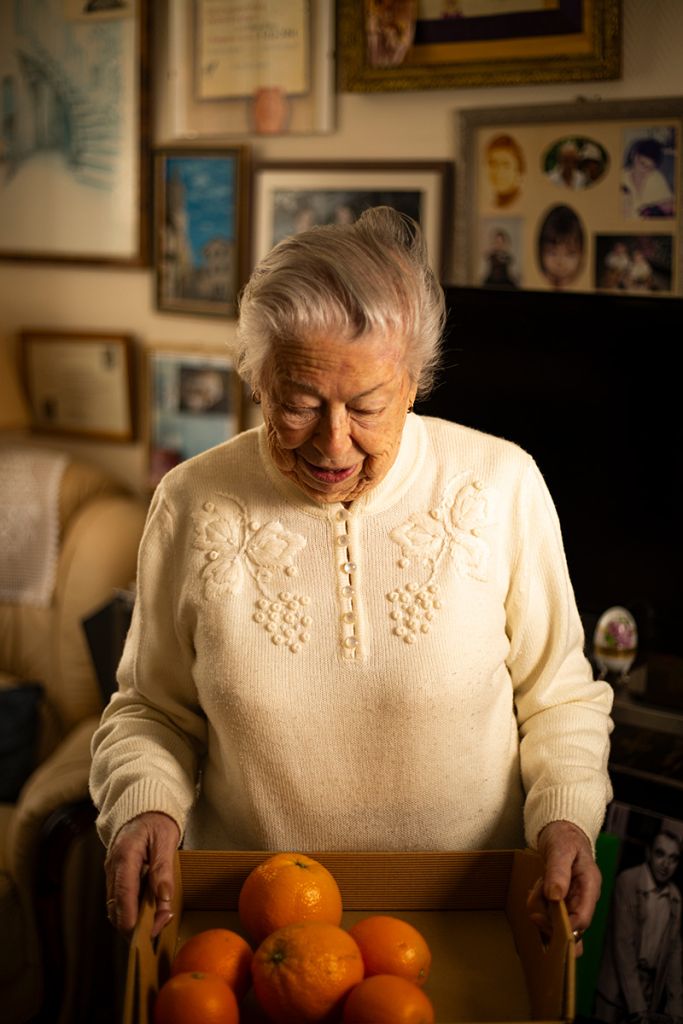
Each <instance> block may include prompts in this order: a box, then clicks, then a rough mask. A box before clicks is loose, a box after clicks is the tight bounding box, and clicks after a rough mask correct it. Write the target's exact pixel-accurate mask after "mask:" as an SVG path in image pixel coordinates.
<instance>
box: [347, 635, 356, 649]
mask: <svg viewBox="0 0 683 1024" xmlns="http://www.w3.org/2000/svg"><path fill="white" fill-rule="evenodd" d="M344 647H348V648H349V649H351V648H353V647H358V640H357V639H356V638H355V636H347V638H346V640H345V641H344Z"/></svg>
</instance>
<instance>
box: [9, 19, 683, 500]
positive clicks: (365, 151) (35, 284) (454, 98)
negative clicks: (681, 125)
mask: <svg viewBox="0 0 683 1024" xmlns="http://www.w3.org/2000/svg"><path fill="white" fill-rule="evenodd" d="M157 2H159V0H157ZM623 27H624V60H623V74H622V78H621V79H619V80H617V81H610V82H581V83H571V84H556V85H555V84H552V85H547V86H540V87H539V86H516V87H507V88H480V89H459V90H428V91H423V92H397V93H379V94H378V93H373V94H343V95H340V96H339V97H338V98H337V127H336V130H335V131H334V132H333V133H332V134H330V135H324V136H307V137H296V138H295V137H291V138H289V137H279V138H272V139H264V138H258V137H251V138H246V139H245V138H241V139H234V138H233V139H230V140H228V141H233V142H234V141H239V142H246V143H247V144H249V145H250V147H251V148H252V157H253V159H266V160H275V159H307V158H310V159H324V160H350V159H373V158H374V159H397V160H400V159H449V160H455V159H456V154H457V152H458V131H457V116H456V115H457V113H458V111H460V110H462V109H463V108H466V107H485V106H492V107H501V106H515V105H522V104H539V103H556V102H568V101H573V100H575V99H577V98H578V97H580V96H581V97H585V98H587V99H591V100H593V99H597V98H604V99H622V100H623V99H629V98H634V99H635V98H639V99H642V98H646V97H657V96H679V95H683V61H682V59H681V54H683V0H624V26H623ZM156 43H157V45H160V44H163V39H162V38H161V36H160V35H158V36H157V39H156ZM153 283H154V282H153V274H152V271H151V270H142V271H140V270H136V271H133V270H116V271H112V270H105V269H87V268H85V269H84V268H80V267H73V268H72V267H68V266H58V265H48V264H36V265H27V264H23V263H19V262H17V263H10V262H5V263H0V344H5V345H10V346H11V345H12V344H13V339H14V335H15V333H16V332H17V331H18V330H20V329H21V328H23V327H29V326H32V327H36V326H39V327H46V328H65V327H66V328H68V327H78V328H80V329H89V330H117V331H121V332H124V331H125V332H128V331H131V332H133V333H134V334H135V335H136V337H137V338H138V340H139V342H140V347H141V351H142V350H143V349H144V346H145V345H146V344H148V343H150V342H159V341H182V342H194V341H201V342H203V343H208V344H210V345H212V346H215V347H216V348H218V349H220V348H222V347H223V346H225V345H228V346H229V345H230V344H231V341H232V339H233V337H234V323H233V322H227V323H226V322H225V321H221V320H217V319H210V318H198V317H195V318H192V317H185V316H181V315H178V314H168V313H160V312H158V311H157V310H156V308H155V303H154V291H153ZM63 446H64V447H68V448H69V449H70V450H72V451H74V452H77V453H80V454H82V455H84V456H85V457H88V458H91V459H94V460H95V461H97V462H99V463H100V464H101V465H103V466H105V467H107V468H108V469H110V470H111V471H113V472H114V473H115V474H116V475H118V476H119V477H121V478H122V479H123V480H125V481H126V482H128V483H129V484H130V485H131V486H133V487H134V488H136V489H139V490H140V491H142V490H144V476H145V472H144V470H145V446H144V443H143V442H142V441H141V440H140V441H138V442H136V443H134V444H130V445H118V444H117V445H114V444H93V443H90V442H76V441H70V442H68V443H67V444H63Z"/></svg>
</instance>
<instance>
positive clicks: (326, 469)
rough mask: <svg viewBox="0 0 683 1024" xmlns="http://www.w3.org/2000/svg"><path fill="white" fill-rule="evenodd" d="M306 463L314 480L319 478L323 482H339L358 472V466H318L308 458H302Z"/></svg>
mask: <svg viewBox="0 0 683 1024" xmlns="http://www.w3.org/2000/svg"><path fill="white" fill-rule="evenodd" d="M302 461H303V462H304V464H305V467H306V471H307V472H308V473H309V474H310V476H312V477H313V479H314V480H319V481H320V483H323V484H338V483H342V482H343V481H344V480H348V479H349V477H352V476H353V474H354V473H355V472H356V469H357V468H358V467H357V466H342V467H340V468H334V467H330V466H316V465H315V464H314V463H313V462H309V461H308V459H302Z"/></svg>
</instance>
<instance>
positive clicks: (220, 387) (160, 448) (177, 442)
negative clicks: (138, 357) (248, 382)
mask: <svg viewBox="0 0 683 1024" xmlns="http://www.w3.org/2000/svg"><path fill="white" fill-rule="evenodd" d="M146 378H147V380H146V389H145V390H146V396H147V409H146V413H147V416H146V419H147V435H148V449H149V460H148V485H149V486H150V487H152V488H153V487H156V485H157V484H158V483H159V481H160V480H161V478H162V476H163V475H164V473H166V472H168V470H169V469H172V468H173V466H177V465H178V464H179V463H181V462H184V461H185V459H189V458H191V457H192V456H193V455H198V454H199V453H200V452H203V451H205V450H206V449H207V448H211V447H213V446H214V445H217V444H220V443H221V442H222V441H227V440H228V439H229V438H231V437H233V436H234V435H235V434H237V433H238V432H239V431H240V430H241V429H242V410H243V402H242V385H241V381H240V379H239V377H238V375H237V373H236V372H235V370H234V368H233V364H232V360H231V359H230V357H229V356H228V355H226V354H225V353H223V352H221V351H220V350H217V349H215V348H210V347H206V346H201V345H194V346H185V347H183V348H179V347H174V346H172V345H168V346H162V345H159V346H154V347H151V348H150V349H149V350H148V352H147V372H146Z"/></svg>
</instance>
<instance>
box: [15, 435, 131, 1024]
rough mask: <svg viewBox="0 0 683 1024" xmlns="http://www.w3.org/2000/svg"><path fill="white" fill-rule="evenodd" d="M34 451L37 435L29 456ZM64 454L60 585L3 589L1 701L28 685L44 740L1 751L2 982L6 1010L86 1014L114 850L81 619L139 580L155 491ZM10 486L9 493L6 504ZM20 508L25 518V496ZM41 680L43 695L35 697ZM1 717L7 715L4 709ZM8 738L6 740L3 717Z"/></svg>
mask: <svg viewBox="0 0 683 1024" xmlns="http://www.w3.org/2000/svg"><path fill="white" fill-rule="evenodd" d="M2 451H3V449H0V453H2ZM15 451H16V449H15ZM36 451H39V449H36V448H35V447H34V446H32V445H31V444H26V445H24V446H23V447H22V449H21V458H24V457H26V458H30V457H31V455H32V453H35V452H36ZM42 454H43V455H44V456H45V458H46V465H49V463H50V461H51V459H52V458H54V459H57V458H58V455H57V453H56V452H52V453H49V452H43V453H42ZM61 458H62V459H63V460H65V461H64V462H63V463H62V465H61V466H60V469H59V476H58V484H57V485H56V489H55V500H56V507H55V510H54V521H55V525H56V528H57V529H56V537H55V545H54V546H55V549H56V550H55V551H54V556H55V569H54V576H53V580H52V582H51V592H50V594H49V595H48V598H47V600H44V601H43V603H42V606H41V605H40V604H36V603H27V602H26V601H22V600H8V599H7V595H6V593H5V594H4V596H3V595H2V592H1V591H0V708H2V707H5V708H10V710H11V711H12V713H13V714H14V712H16V710H17V708H16V707H14V705H13V704H12V702H15V698H16V700H17V701H19V702H22V700H23V698H26V701H25V702H24V705H25V706H24V707H23V711H22V712H21V714H20V715H19V717H17V718H16V722H17V725H16V728H15V729H14V730H13V733H12V735H13V736H14V737H15V738H16V742H17V744H18V743H19V740H20V738H21V734H22V730H24V731H27V732H30V726H31V722H32V720H34V719H35V723H36V731H35V732H36V734H35V744H34V745H33V746H31V744H30V743H29V744H28V747H27V746H26V744H24V747H23V759H21V758H20V759H19V763H17V757H16V756H15V755H16V754H17V753H18V751H16V750H14V749H12V750H10V752H9V755H8V757H9V758H10V760H11V761H12V764H13V771H10V770H9V768H8V767H7V766H8V760H7V758H6V757H5V753H6V751H5V752H2V753H1V754H0V758H1V759H0V769H2V777H1V778H0V782H2V789H3V792H2V796H1V797H0V799H1V800H2V801H4V802H0V993H1V1005H2V1012H1V1016H2V1019H3V1021H5V1022H6V1024H27V1022H29V1021H34V1020H40V1021H54V1022H57V1021H59V1022H60V1024H73V1022H75V1021H77V1020H79V1019H81V1018H80V1016H79V1001H81V1002H82V994H81V993H80V991H79V989H80V987H81V986H80V985H79V979H81V978H83V977H84V976H86V977H87V975H88V973H89V969H86V968H84V965H83V962H82V960H83V958H86V962H87V957H88V955H89V954H90V955H91V956H92V950H93V946H94V944H95V943H96V942H97V941H98V940H97V929H96V927H95V925H96V923H97V920H98V918H97V917H96V916H95V915H97V914H100V915H102V916H103V910H102V901H103V898H104V897H103V881H104V880H103V871H102V863H103V856H104V851H103V849H101V846H100V844H99V840H98V839H97V837H96V836H95V832H94V827H93V821H94V809H92V807H91V806H90V805H89V802H88V772H89V767H90V739H91V737H92V733H93V731H94V729H95V727H96V725H97V723H98V721H99V716H100V713H101V711H102V707H103V704H104V697H103V694H102V692H101V689H100V688H99V685H98V681H97V677H96V674H95V670H94V666H93V662H92V658H91V655H90V652H89V649H88V645H87V640H86V635H85V632H84V629H83V625H82V623H83V619H84V618H85V617H87V616H89V615H90V614H91V613H93V612H94V611H95V610H96V609H97V608H98V607H101V606H103V605H105V604H106V603H107V602H108V601H109V600H110V599H111V597H112V595H113V593H114V591H115V589H116V588H122V587H128V586H129V585H130V583H131V582H132V581H133V580H134V578H135V569H136V558H137V548H138V544H139V541H140V537H141V534H142V528H143V525H144V519H145V515H146V507H145V504H144V502H143V501H142V500H140V499H138V498H136V497H134V496H132V495H131V494H129V493H127V492H126V491H125V489H124V488H123V487H122V486H121V485H120V484H118V483H117V482H116V481H115V480H113V479H111V478H110V477H109V476H108V475H107V474H106V473H104V472H102V471H100V470H99V469H97V468H95V467H93V466H90V465H87V464H86V463H84V462H80V461H78V460H76V459H72V458H70V457H68V456H67V457H65V456H61ZM6 484H7V478H5V481H4V482H3V487H4V486H5V485H6ZM11 500H12V496H11V495H8V494H7V493H6V494H5V498H4V501H5V505H6V506H7V505H8V502H9V503H11ZM2 502H3V499H2V498H0V512H2ZM29 513H30V510H28V509H27V516H28V515H29ZM13 514H14V518H15V521H16V518H17V503H16V501H14V509H13ZM10 518H11V517H10ZM0 527H2V517H1V516H0ZM7 543H8V539H7V531H5V533H3V531H2V529H0V561H2V560H5V561H6V564H8V562H7V560H8V559H9V562H11V554H12V552H9V555H8V552H7V550H6V549H5V550H3V546H4V545H5V544H7ZM35 684H38V685H35ZM32 694H33V695H34V696H35V695H36V694H37V695H38V696H39V700H38V702H37V703H36V706H35V708H32V707H31V695H32ZM3 700H7V701H8V702H9V703H7V704H4V705H3V704H2V703H1V702H2V701H3ZM11 704H12V707H10V705H11ZM2 717H4V718H5V725H7V723H8V716H7V714H5V712H3V711H1V710H0V718H2ZM13 721H14V719H13ZM6 732H7V730H6V729H5V733H6ZM10 738H11V737H10ZM0 739H2V740H3V744H4V745H5V746H7V744H6V740H7V736H6V735H4V739H3V731H2V729H0ZM11 745H12V744H11V743H10V746H11ZM15 771H18V772H19V777H18V778H17V779H15V776H14V772H15ZM15 782H16V787H15V788H16V792H13V791H12V786H13V784H14V783H15ZM101 894H102V895H101ZM100 895H101V899H100Z"/></svg>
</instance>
